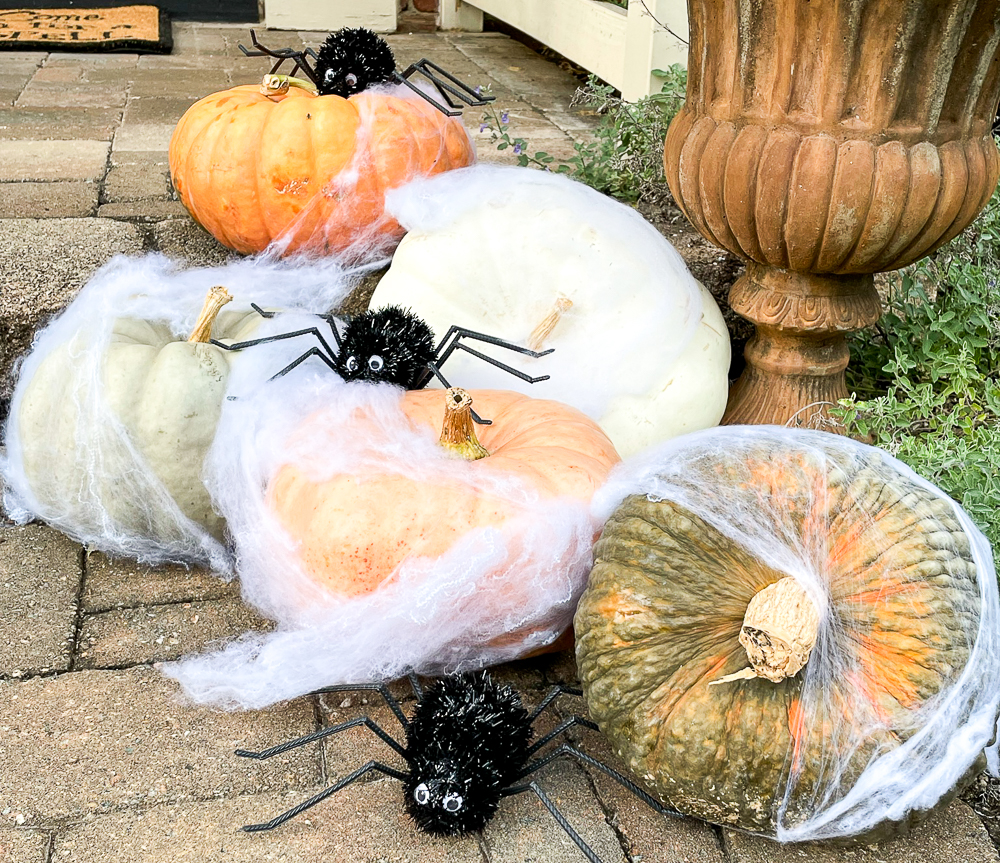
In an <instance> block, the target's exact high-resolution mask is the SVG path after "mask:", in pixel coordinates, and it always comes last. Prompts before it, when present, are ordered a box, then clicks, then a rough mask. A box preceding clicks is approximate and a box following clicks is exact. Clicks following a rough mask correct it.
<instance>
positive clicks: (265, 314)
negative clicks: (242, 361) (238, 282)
mask: <svg viewBox="0 0 1000 863" xmlns="http://www.w3.org/2000/svg"><path fill="white" fill-rule="evenodd" d="M240 47H241V48H242V47H243V46H242V45H241V46H240ZM250 308H251V309H253V310H254V311H255V312H256V313H257V314H258V315H260V316H261V317H262V318H273V317H274V316H275V315H276V314H278V313H277V312H265V311H264V310H263V309H262V308H261V307H260V306H258V305H257V304H256V303H250Z"/></svg>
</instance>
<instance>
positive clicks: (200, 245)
mask: <svg viewBox="0 0 1000 863" xmlns="http://www.w3.org/2000/svg"><path fill="white" fill-rule="evenodd" d="M153 237H154V241H155V243H156V248H157V249H159V250H160V251H161V252H163V254H165V255H168V256H169V257H171V258H177V259H181V260H184V261H187V262H188V263H190V264H192V265H196V266H205V267H208V266H217V265H219V264H224V263H225V262H226V261H229V260H232V259H233V258H234V257H237V253H236V252H234V251H233V250H232V249H227V248H226V247H225V246H224V245H222V243H220V242H219V241H218V240H216V239H215V237H213V236H212V235H211V234H210V233H208V231H206V230H205V229H204V228H202V227H201V226H200V225H198V224H196V223H195V222H193V221H192V220H191V219H170V220H169V221H164V222H158V223H157V224H156V225H155V226H154V227H153ZM373 290H374V288H373Z"/></svg>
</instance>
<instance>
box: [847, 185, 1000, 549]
mask: <svg viewBox="0 0 1000 863" xmlns="http://www.w3.org/2000/svg"><path fill="white" fill-rule="evenodd" d="M998 273H1000V193H998V194H994V196H993V199H992V200H991V201H990V203H989V205H988V206H987V208H986V209H985V210H984V211H983V213H982V214H981V215H980V216H979V218H978V219H977V220H976V222H975V223H974V224H973V225H972V226H970V227H969V228H968V229H967V230H966V231H965V232H964V233H963V234H961V235H960V236H959V237H957V238H956V239H955V240H954V241H952V242H951V243H950V244H949V245H947V246H945V247H944V248H942V249H940V250H939V251H937V252H936V253H935V254H933V255H931V256H930V257H929V258H926V259H924V260H923V261H920V262H918V263H916V264H913V265H911V266H910V267H907V268H906V269H904V270H902V271H900V273H898V274H894V277H890V280H889V281H890V286H889V290H888V294H887V296H886V297H885V313H884V314H883V316H882V318H881V320H880V321H879V323H878V325H877V326H876V328H875V329H873V330H867V331H864V332H862V333H859V334H856V335H854V336H853V337H852V339H851V355H852V359H851V365H850V366H849V367H848V378H847V383H848V388H849V389H851V390H853V393H854V394H853V396H852V397H851V398H850V399H846V400H844V401H842V402H841V403H840V407H839V408H838V409H836V410H835V411H834V414H835V415H836V417H837V418H838V419H840V420H841V422H843V423H844V424H845V426H846V427H847V431H848V433H849V434H851V435H854V436H857V437H866V438H869V439H870V440H871V441H872V443H874V444H876V445H877V446H881V447H883V448H884V449H886V450H888V451H889V452H891V453H893V454H894V455H896V456H897V457H898V458H900V459H901V460H902V461H904V462H906V463H907V464H909V465H910V467H912V468H913V469H914V470H915V471H916V472H917V473H919V474H921V475H922V476H924V477H926V478H927V479H929V480H930V481H931V482H934V483H936V484H937V485H939V486H941V488H943V489H944V490H945V491H947V492H948V493H949V494H950V495H951V496H952V497H954V498H955V499H956V500H958V501H959V502H960V503H961V504H962V506H963V507H964V508H965V509H966V510H967V511H968V512H969V514H970V516H972V518H973V519H974V520H975V521H976V522H977V523H978V524H979V526H980V527H981V528H982V529H983V531H984V532H985V533H986V535H987V537H988V538H989V539H990V541H991V543H993V544H994V545H995V546H1000V291H998V289H997V274H998Z"/></svg>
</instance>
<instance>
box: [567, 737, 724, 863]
mask: <svg viewBox="0 0 1000 863" xmlns="http://www.w3.org/2000/svg"><path fill="white" fill-rule="evenodd" d="M573 743H574V745H576V746H578V747H579V748H580V749H581V750H582V751H583V752H585V753H586V754H587V755H590V756H592V757H594V758H596V759H597V760H598V761H601V762H603V763H604V764H607V765H608V766H609V767H611V768H612V769H613V770H617V771H618V772H619V773H622V774H623V775H625V776H626V777H627V776H628V771H627V769H626V768H625V766H624V765H623V764H622V763H621V761H620V760H619V759H618V758H616V757H615V755H614V753H613V752H612V751H611V746H610V745H609V744H608V742H607V741H606V740H605V739H604V738H603V737H601V735H600V734H598V733H597V732H595V731H589V730H585V729H581V730H579V731H576V730H574V732H573ZM586 770H587V773H588V774H589V775H590V777H591V780H592V781H593V782H594V786H595V788H596V789H597V795H598V797H599V799H600V800H601V803H602V805H603V806H604V808H605V810H606V811H607V812H608V815H609V817H610V819H611V823H612V824H614V826H615V828H616V829H617V830H618V831H619V833H620V834H621V836H622V837H623V841H624V842H625V845H626V848H627V849H628V853H629V855H630V856H631V857H632V858H633V859H641V860H642V861H643V863H727V859H726V856H725V854H724V853H723V850H722V848H721V847H720V843H719V837H718V830H717V828H715V827H713V826H712V825H710V824H706V823H705V822H703V821H698V820H697V819H694V818H683V819H682V818H671V817H669V816H665V815H661V814H660V813H658V812H656V811H655V810H654V809H652V808H651V807H650V806H647V805H646V804H645V803H644V802H643V801H642V800H640V799H639V798H638V797H636V796H635V794H633V793H632V792H631V791H629V790H628V789H626V788H624V787H622V785H621V784H619V783H618V782H616V781H615V780H614V779H612V778H610V777H609V776H607V775H605V774H604V773H602V772H601V771H599V770H596V769H594V768H593V767H589V766H588V767H586Z"/></svg>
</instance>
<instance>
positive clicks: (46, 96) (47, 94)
mask: <svg viewBox="0 0 1000 863" xmlns="http://www.w3.org/2000/svg"><path fill="white" fill-rule="evenodd" d="M126 86H127V82H126V80H125V79H124V78H122V79H121V80H120V82H119V85H118V87H108V86H104V85H100V84H73V85H68V86H67V85H66V84H63V83H61V82H58V81H56V82H39V83H37V84H36V83H34V81H32V82H30V83H29V84H28V86H27V87H25V88H24V90H23V91H21V94H20V95H19V96H18V97H17V100H16V101H15V103H14V104H15V105H17V106H18V107H23V108H120V107H122V106H124V104H125V99H126V97H127V91H126Z"/></svg>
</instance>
